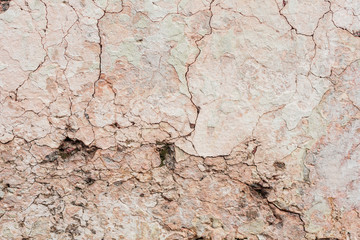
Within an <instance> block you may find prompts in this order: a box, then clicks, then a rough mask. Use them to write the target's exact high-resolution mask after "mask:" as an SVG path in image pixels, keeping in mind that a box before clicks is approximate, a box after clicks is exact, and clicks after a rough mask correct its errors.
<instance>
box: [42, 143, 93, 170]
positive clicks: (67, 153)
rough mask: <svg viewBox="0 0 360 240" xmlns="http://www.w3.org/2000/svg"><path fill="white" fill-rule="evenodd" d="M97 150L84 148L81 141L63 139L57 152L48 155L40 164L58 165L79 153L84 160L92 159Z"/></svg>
mask: <svg viewBox="0 0 360 240" xmlns="http://www.w3.org/2000/svg"><path fill="white" fill-rule="evenodd" d="M96 150H98V148H97V147H94V146H92V147H89V146H86V145H85V144H84V143H83V142H82V141H80V140H77V139H75V140H74V139H71V138H68V137H67V138H65V139H64V141H63V142H62V143H61V145H60V147H59V148H58V150H56V151H54V152H52V153H50V154H49V155H47V156H46V157H45V159H44V160H43V161H42V162H41V163H42V164H44V163H51V162H56V163H58V162H59V160H61V159H62V160H66V159H68V158H70V157H71V156H73V155H75V154H76V153H81V154H82V155H83V156H84V157H86V158H92V157H93V156H94V154H95V152H96Z"/></svg>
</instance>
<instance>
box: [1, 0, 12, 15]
mask: <svg viewBox="0 0 360 240" xmlns="http://www.w3.org/2000/svg"><path fill="white" fill-rule="evenodd" d="M9 7H10V0H0V13H4V12H6V11H7V10H8V9H9Z"/></svg>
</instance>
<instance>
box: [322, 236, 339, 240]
mask: <svg viewBox="0 0 360 240" xmlns="http://www.w3.org/2000/svg"><path fill="white" fill-rule="evenodd" d="M316 240H340V239H338V238H332V237H325V238H316Z"/></svg>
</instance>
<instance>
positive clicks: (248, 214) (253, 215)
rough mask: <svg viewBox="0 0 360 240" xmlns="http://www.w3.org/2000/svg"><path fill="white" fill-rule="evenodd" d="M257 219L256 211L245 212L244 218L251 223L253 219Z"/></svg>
mask: <svg viewBox="0 0 360 240" xmlns="http://www.w3.org/2000/svg"><path fill="white" fill-rule="evenodd" d="M258 217H259V213H258V211H256V210H253V209H250V210H248V211H246V218H247V219H248V220H250V221H251V220H254V219H256V218H258Z"/></svg>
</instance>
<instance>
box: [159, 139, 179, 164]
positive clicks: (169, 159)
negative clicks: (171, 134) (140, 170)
mask: <svg viewBox="0 0 360 240" xmlns="http://www.w3.org/2000/svg"><path fill="white" fill-rule="evenodd" d="M156 144H157V145H161V147H159V148H158V149H157V150H158V152H159V157H160V161H161V163H160V165H159V167H163V166H166V167H168V168H169V169H174V168H175V161H176V160H175V150H174V145H173V144H170V143H159V142H157V143H156Z"/></svg>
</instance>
